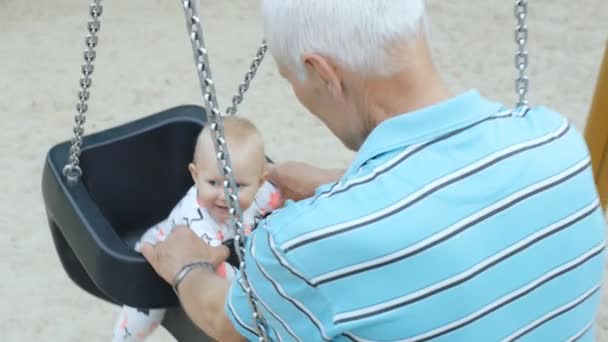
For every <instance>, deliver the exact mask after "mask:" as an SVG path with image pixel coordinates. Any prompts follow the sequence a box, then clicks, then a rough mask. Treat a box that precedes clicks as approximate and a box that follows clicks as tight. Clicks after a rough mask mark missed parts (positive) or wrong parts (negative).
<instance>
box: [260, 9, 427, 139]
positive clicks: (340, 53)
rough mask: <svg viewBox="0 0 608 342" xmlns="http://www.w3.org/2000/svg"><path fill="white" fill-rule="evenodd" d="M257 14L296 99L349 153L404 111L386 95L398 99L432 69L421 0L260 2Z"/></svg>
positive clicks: (402, 106) (270, 47)
mask: <svg viewBox="0 0 608 342" xmlns="http://www.w3.org/2000/svg"><path fill="white" fill-rule="evenodd" d="M262 14H263V17H264V29H265V37H266V40H267V42H268V46H269V49H270V52H271V53H272V55H273V56H274V58H275V60H276V62H277V64H278V66H279V70H280V72H281V74H282V75H283V76H284V77H285V78H286V79H287V80H288V81H289V83H290V84H291V85H292V88H293V90H294V93H295V95H296V96H297V98H298V99H299V100H300V102H301V103H302V104H303V105H304V106H305V107H307V108H308V109H309V110H310V111H311V112H312V113H313V114H315V115H316V116H317V117H318V118H319V119H321V120H322V121H323V122H324V123H325V124H326V125H327V126H328V128H329V129H330V130H331V131H332V132H333V133H334V134H335V135H336V136H337V137H338V138H340V140H342V142H343V143H344V144H345V145H346V146H347V147H349V148H351V149H353V150H356V149H358V147H359V146H360V145H361V143H362V142H363V140H364V138H365V137H366V136H367V134H369V131H370V130H371V129H373V127H375V126H376V125H377V124H378V123H379V121H381V119H380V118H379V117H382V116H391V115H396V114H400V113H397V112H393V111H400V110H402V109H403V108H404V105H402V104H396V103H389V102H395V100H394V99H392V98H389V96H393V95H394V94H391V93H390V91H387V89H388V88H400V89H393V91H394V92H396V93H399V92H401V93H403V92H404V90H405V88H406V87H410V86H411V85H410V84H408V82H410V81H411V82H414V80H413V79H414V78H425V77H421V76H417V77H414V76H413V75H414V74H415V73H419V72H426V73H427V74H428V73H429V71H428V70H427V69H429V68H430V69H432V68H431V67H430V66H431V65H432V62H431V60H430V53H429V51H428V49H427V45H426V41H425V39H424V16H425V10H424V0H348V1H344V0H262ZM406 95H407V94H402V96H403V97H405V96H406ZM397 96H398V95H397ZM405 107H407V106H405ZM376 112H378V113H376ZM383 112H385V113H383Z"/></svg>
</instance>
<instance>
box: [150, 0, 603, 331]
mask: <svg viewBox="0 0 608 342" xmlns="http://www.w3.org/2000/svg"><path fill="white" fill-rule="evenodd" d="M262 8H263V16H264V22H265V34H266V38H267V40H268V43H269V48H270V51H271V53H272V55H273V56H274V58H275V60H276V62H277V64H278V66H279V69H280V72H281V74H282V75H283V76H284V77H285V78H286V79H287V80H288V81H289V83H290V84H291V86H292V88H293V90H294V92H295V94H296V96H297V98H298V99H299V100H300V101H301V102H302V104H304V105H305V106H306V107H307V108H308V109H309V110H310V111H311V112H312V113H313V114H314V115H316V116H317V117H318V118H319V119H320V120H322V121H323V122H324V123H325V124H326V125H327V127H328V128H329V129H330V130H331V131H332V132H333V133H334V134H335V135H336V136H337V137H338V138H339V139H340V140H341V141H342V142H343V143H344V144H345V145H346V146H347V147H348V148H350V149H352V150H356V151H357V155H356V158H355V159H354V161H353V162H352V164H351V165H350V166H349V168H348V169H347V170H343V171H340V172H337V171H336V170H327V171H325V170H319V169H316V168H313V167H312V166H306V165H302V164H297V163H287V164H282V165H279V166H277V167H276V169H275V170H274V171H273V176H272V180H273V181H274V182H275V183H276V184H277V185H278V186H279V187H280V188H281V189H282V190H283V192H284V194H287V195H288V196H289V197H291V199H293V200H295V201H287V203H286V204H285V206H284V207H283V208H282V209H280V210H278V211H276V212H275V213H273V214H272V215H270V216H269V217H268V218H267V219H266V220H264V221H262V222H261V223H260V224H259V226H258V227H257V229H256V230H255V231H254V232H253V234H252V235H250V236H249V238H248V241H247V248H246V257H245V261H246V270H247V275H248V278H249V282H250V285H251V289H252V292H253V294H254V296H255V298H256V301H255V303H256V304H257V307H258V308H259V309H260V311H261V312H262V314H263V317H264V319H265V321H266V328H267V331H268V334H269V336H270V338H271V339H272V340H277V341H281V340H282V341H292V340H299V341H322V340H338V341H342V340H344V341H348V340H351V341H369V340H376V341H389V340H390V341H393V340H407V341H426V340H432V339H440V340H445V341H497V340H509V341H510V340H515V339H519V338H524V339H526V340H530V341H566V340H568V341H574V340H582V341H591V340H592V337H593V320H594V316H595V313H596V310H597V308H598V303H599V288H600V284H601V281H602V275H603V274H602V272H603V271H602V270H603V258H604V254H603V253H604V246H605V242H604V220H603V215H602V213H601V210H600V209H598V196H597V192H596V189H595V186H594V182H593V178H592V174H591V172H590V168H589V164H590V160H589V156H588V152H587V148H586V145H585V143H584V141H583V139H582V138H581V136H580V134H579V133H577V132H576V130H575V128H574V127H572V126H571V125H570V124H569V122H568V121H567V120H565V119H564V118H563V117H562V116H560V115H559V114H557V113H554V112H552V111H551V110H549V109H546V108H542V107H539V108H532V109H529V110H522V111H515V112H511V111H508V110H506V109H505V107H504V106H503V105H501V104H500V103H496V102H493V101H490V100H488V99H485V98H484V97H482V96H481V95H480V94H479V93H478V92H476V91H474V90H471V91H468V92H465V93H463V94H456V95H453V94H451V93H450V91H449V90H448V88H447V87H446V85H445V83H444V82H443V81H442V79H441V77H440V75H439V73H438V72H437V70H436V69H435V67H434V65H433V62H432V59H431V55H430V52H429V48H428V46H427V41H426V38H425V34H424V21H423V18H424V3H423V1H422V0H400V1H391V0H348V1H337V0H306V1H304V0H263V1H262ZM143 253H144V255H145V256H146V258H147V259H148V260H149V261H150V263H151V264H152V265H153V267H154V268H155V270H156V271H157V272H158V273H159V274H160V275H161V276H162V277H163V278H164V279H166V280H167V281H168V282H172V281H173V280H174V278H175V276H176V275H177V274H178V273H179V274H180V275H181V276H183V277H180V278H181V281H180V283H179V286H178V293H179V296H180V299H181V301H182V304H183V307H184V308H185V310H186V312H187V313H188V315H189V316H190V317H191V318H192V320H193V321H194V322H195V323H196V324H197V325H199V326H200V327H201V328H202V329H203V330H204V331H206V332H207V333H208V334H209V335H210V336H212V337H214V338H216V339H218V340H220V341H232V340H241V339H250V340H253V339H255V335H254V334H253V332H254V331H255V330H254V323H253V318H252V312H251V310H250V307H249V305H248V302H247V296H246V294H245V293H244V291H243V288H242V287H241V286H240V285H239V283H238V282H234V283H228V282H226V281H224V280H222V279H221V278H218V277H217V276H215V275H214V272H213V265H217V264H219V263H220V262H221V261H223V260H225V259H226V257H227V254H228V252H227V250H226V249H225V248H211V247H209V246H206V245H205V244H204V243H202V242H200V241H198V240H197V239H196V238H195V237H194V236H193V235H192V233H191V232H190V231H189V230H188V229H178V230H176V231H175V232H174V233H173V234H172V236H170V237H169V238H168V239H167V240H166V241H165V242H162V243H159V244H158V245H156V246H150V245H146V246H145V247H144V249H143ZM196 260H202V261H206V262H207V263H199V264H198V265H202V266H203V267H196V268H193V269H187V270H190V271H189V272H180V270H183V269H182V267H183V266H184V265H186V264H187V263H189V262H192V261H196ZM205 265H207V267H205Z"/></svg>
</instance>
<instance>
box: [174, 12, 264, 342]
mask: <svg viewBox="0 0 608 342" xmlns="http://www.w3.org/2000/svg"><path fill="white" fill-rule="evenodd" d="M182 4H183V7H184V13H185V15H186V26H187V28H188V33H189V34H190V40H191V43H192V50H193V53H194V62H195V64H196V68H197V71H198V77H199V82H200V87H201V91H202V95H203V99H204V103H205V108H206V109H207V113H208V114H209V119H210V120H209V121H210V123H211V124H210V128H211V132H212V135H213V141H214V145H215V150H216V158H217V161H218V166H219V169H220V172H221V174H222V176H223V177H224V195H225V197H226V202H227V204H228V206H229V208H230V214H231V223H232V226H233V229H234V231H235V239H234V243H235V250H236V253H237V256H238V258H239V268H240V275H241V285H242V286H243V288H244V289H245V292H246V294H247V298H248V302H249V305H250V307H251V309H252V312H253V319H254V323H255V329H256V333H257V335H258V338H259V340H260V341H268V335H267V332H266V323H265V321H264V318H263V317H262V314H261V311H260V310H259V309H258V306H257V304H256V302H255V300H254V295H253V293H252V291H251V286H250V285H249V280H248V278H247V274H246V272H245V262H244V258H243V255H244V252H245V241H244V237H245V233H244V229H243V223H242V217H243V216H242V211H241V208H240V205H239V201H238V195H237V187H236V184H235V181H234V176H233V175H232V166H231V165H232V163H231V162H230V156H229V153H228V149H227V148H226V141H225V138H224V126H223V121H222V115H221V113H220V111H219V109H218V103H217V98H216V96H215V89H214V85H213V79H212V77H211V71H210V66H209V59H208V56H207V51H206V49H205V44H204V40H203V31H202V27H201V22H200V17H199V16H198V9H197V6H196V3H195V1H192V0H182ZM263 46H265V44H263ZM264 51H265V48H264ZM256 63H257V64H256ZM254 65H259V61H258V62H256V61H255V60H254ZM255 70H257V66H256V67H255V68H253V70H252V71H251V72H250V73H248V74H247V75H251V76H246V78H245V81H244V82H245V83H246V84H247V85H246V86H243V89H244V90H246V87H247V86H248V84H249V82H250V81H251V78H252V77H253V74H255ZM242 93H244V91H243V92H240V91H239V94H240V100H242ZM240 100H237V101H235V103H236V104H234V105H233V106H232V107H231V108H234V110H233V111H234V112H236V105H238V103H239V102H240Z"/></svg>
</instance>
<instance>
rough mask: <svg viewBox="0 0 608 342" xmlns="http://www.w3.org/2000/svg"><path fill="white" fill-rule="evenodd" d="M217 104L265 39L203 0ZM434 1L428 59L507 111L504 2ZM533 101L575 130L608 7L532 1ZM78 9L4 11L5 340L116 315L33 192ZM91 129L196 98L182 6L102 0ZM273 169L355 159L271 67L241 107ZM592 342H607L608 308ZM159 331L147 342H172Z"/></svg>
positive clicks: (73, 66) (244, 6) (82, 331)
mask: <svg viewBox="0 0 608 342" xmlns="http://www.w3.org/2000/svg"><path fill="white" fill-rule="evenodd" d="M202 2H203V8H204V14H203V18H204V25H205V29H206V33H207V36H206V40H207V43H208V47H209V50H210V52H211V64H212V69H213V73H214V76H215V79H216V84H217V91H218V95H219V96H220V99H221V101H222V103H223V104H224V106H225V104H227V102H228V99H229V96H231V95H232V93H233V91H234V90H235V89H236V85H237V83H238V82H239V81H240V79H241V78H242V75H243V73H244V71H245V69H246V67H247V66H248V65H249V61H250V58H251V57H252V56H253V53H254V51H255V49H256V48H257V44H258V43H259V41H260V39H261V30H260V28H261V26H260V20H259V19H260V18H259V16H258V11H257V2H256V1H251V0H230V1H206V0H203V1H202ZM464 4H465V3H463V2H458V1H454V2H451V1H444V0H430V1H429V8H430V19H431V27H432V39H433V49H434V52H435V54H436V56H437V61H438V64H439V65H440V67H441V69H442V70H443V71H444V72H445V75H446V77H447V79H448V81H449V84H450V86H451V87H452V89H453V90H454V91H457V92H459V91H463V90H466V89H469V88H477V89H479V90H480V91H481V92H482V93H483V94H485V95H488V96H491V97H494V98H496V99H498V100H503V101H507V102H508V103H513V101H514V98H515V97H514V93H513V81H512V80H513V78H514V67H513V57H512V56H513V53H514V43H513V33H512V32H513V25H514V20H513V16H512V13H513V10H512V8H511V6H512V2H511V1H504V0H477V1H473V2H467V4H469V5H470V6H469V7H467V6H465V5H464ZM530 10H531V18H530V27H531V30H532V31H531V36H530V39H531V42H530V48H529V49H530V53H531V60H530V62H531V66H530V74H531V79H532V84H531V87H532V88H531V96H530V98H531V101H532V102H533V103H543V104H547V105H548V106H551V107H553V108H555V109H557V110H559V111H561V112H563V113H565V115H567V116H568V117H569V118H571V119H572V120H573V121H574V122H575V124H576V126H577V127H579V128H581V129H582V128H583V126H584V122H585V117H586V113H587V111H588V108H589V102H590V99H591V96H592V92H593V88H594V83H595V77H596V74H597V71H598V67H599V63H600V59H601V55H602V53H603V47H604V46H605V45H604V44H605V42H606V39H607V37H608V21H606V18H605V14H607V13H608V1H606V0H585V1H583V2H579V1H577V2H575V1H568V0H536V1H532V2H531V7H530ZM86 13H87V4H86V1H76V0H53V1H43V2H32V1H17V0H0V117H1V119H2V120H1V121H0V122H1V123H0V127H1V128H2V130H1V131H0V165H1V167H0V203H1V205H0V237H1V241H2V245H3V247H2V248H0V260H2V262H1V263H0V274H3V280H2V281H0V294H1V298H2V304H1V305H0V341H108V339H109V336H110V331H111V327H112V324H113V322H114V319H115V314H116V308H115V307H113V306H111V305H109V304H106V303H104V302H101V301H99V300H97V299H95V298H93V297H91V296H90V295H88V294H86V293H84V292H81V291H80V290H79V289H78V288H76V286H74V285H73V284H72V283H71V282H70V281H69V280H68V278H67V276H66V275H65V273H64V272H63V270H62V268H61V266H60V264H59V260H58V258H57V256H56V254H55V251H54V248H53V245H52V242H51V237H50V234H49V230H48V228H47V225H46V219H45V213H44V208H43V203H42V197H41V193H40V178H41V168H42V162H43V159H44V155H45V153H46V152H47V150H48V149H49V148H50V147H51V146H52V145H53V144H55V143H57V142H59V141H62V140H65V139H68V138H69V136H70V133H71V126H72V118H73V115H74V113H75V110H74V106H75V103H76V95H75V94H76V91H77V88H78V87H77V80H78V78H79V76H80V73H79V68H80V64H81V60H82V59H81V58H82V57H81V55H82V49H83V45H84V43H83V37H84V23H85V20H86ZM100 37H101V42H100V46H99V49H98V60H97V62H96V65H95V66H96V72H95V75H94V87H93V97H92V100H91V101H90V113H89V121H88V122H87V132H93V131H98V130H101V129H104V128H107V127H111V126H114V125H117V124H120V123H123V122H127V121H130V120H133V119H135V118H139V117H142V116H145V115H146V114H150V113H153V112H157V111H159V110H163V109H166V108H168V107H172V106H176V105H180V104H184V103H194V104H199V103H201V101H200V93H199V89H198V85H197V79H196V76H195V73H194V68H193V63H192V56H191V51H190V45H189V41H188V39H187V37H186V31H185V24H184V18H183V12H182V9H181V7H180V5H179V3H178V2H177V1H170V0H145V1H144V0H130V1H112V2H106V6H105V8H104V14H103V18H102V31H101V34H100ZM241 113H242V115H245V116H248V117H251V118H252V119H253V120H254V121H255V122H257V123H258V124H259V126H260V127H261V128H262V130H263V132H264V133H265V137H266V139H267V142H268V146H269V154H270V156H271V157H272V158H274V159H276V160H287V159H296V160H301V161H307V162H311V163H313V164H317V165H324V166H329V167H335V166H345V165H346V164H347V163H348V162H349V160H350V159H351V158H352V153H350V152H348V151H346V150H345V148H344V147H342V146H341V145H340V143H339V142H338V141H337V140H336V138H334V137H333V136H332V135H331V134H330V133H329V131H328V130H327V129H326V128H325V127H324V126H322V125H321V123H320V122H319V121H317V120H316V119H313V118H312V116H311V115H309V114H308V113H307V112H306V110H304V109H303V108H302V106H300V105H299V104H298V103H297V101H296V99H295V97H294V96H293V95H292V93H291V90H290V89H289V88H288V87H287V84H286V82H285V81H283V80H282V79H281V78H280V77H279V75H278V74H277V72H276V69H275V66H274V63H273V61H272V60H271V59H269V60H267V62H266V63H265V64H264V66H263V67H262V69H261V71H260V73H259V75H258V78H257V79H256V80H255V85H254V86H253V89H252V90H251V91H250V92H249V94H248V95H247V99H246V100H245V103H244V105H243V106H242V110H241ZM604 303H605V305H604V307H603V309H602V313H601V315H600V326H601V329H600V332H599V335H600V340H602V341H608V333H607V332H606V329H608V300H606V301H604ZM167 340H170V338H169V337H168V335H167V334H166V333H165V332H163V331H159V332H158V333H157V334H156V335H155V336H154V337H153V338H152V339H150V341H167Z"/></svg>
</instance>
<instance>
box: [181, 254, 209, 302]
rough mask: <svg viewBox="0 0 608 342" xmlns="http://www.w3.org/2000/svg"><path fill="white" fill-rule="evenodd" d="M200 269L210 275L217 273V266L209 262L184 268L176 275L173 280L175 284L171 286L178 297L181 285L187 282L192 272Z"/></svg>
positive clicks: (199, 262)
mask: <svg viewBox="0 0 608 342" xmlns="http://www.w3.org/2000/svg"><path fill="white" fill-rule="evenodd" d="M199 269H203V270H207V271H208V272H210V273H215V266H214V265H213V264H212V263H210V262H208V261H195V262H191V263H188V264H186V265H184V266H182V267H181V268H180V269H179V271H178V272H177V274H176V275H175V278H174V279H173V282H172V284H171V286H172V287H173V291H174V292H175V294H176V295H177V296H178V297H179V285H180V284H182V283H183V282H184V281H185V279H186V278H187V276H188V275H189V274H190V273H192V271H195V270H199Z"/></svg>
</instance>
